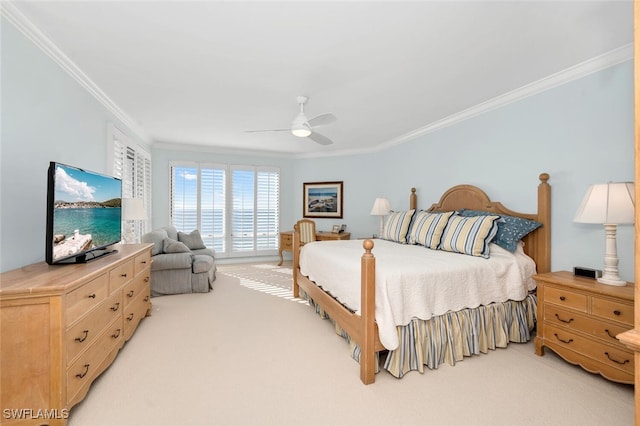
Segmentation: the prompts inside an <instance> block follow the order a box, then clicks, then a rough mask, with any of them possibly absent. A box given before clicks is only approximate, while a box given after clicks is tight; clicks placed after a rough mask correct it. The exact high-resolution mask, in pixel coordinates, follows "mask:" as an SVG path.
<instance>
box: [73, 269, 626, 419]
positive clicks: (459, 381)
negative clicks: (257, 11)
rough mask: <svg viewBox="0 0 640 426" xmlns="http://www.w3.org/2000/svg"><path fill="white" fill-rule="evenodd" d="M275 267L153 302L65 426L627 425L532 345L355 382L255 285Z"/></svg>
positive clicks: (600, 386) (600, 392) (618, 410)
mask: <svg viewBox="0 0 640 426" xmlns="http://www.w3.org/2000/svg"><path fill="white" fill-rule="evenodd" d="M275 266H276V265H275V264H273V265H271V266H269V267H267V266H262V267H255V266H249V265H236V266H234V267H232V268H227V267H226V266H222V267H220V268H219V271H218V278H217V280H216V282H215V283H214V290H213V291H212V292H210V293H207V294H185V295H175V296H164V297H157V298H153V299H152V302H153V314H152V316H151V317H149V318H146V319H144V320H143V321H142V322H141V324H140V327H139V328H138V330H137V331H136V333H135V334H134V336H133V338H132V339H131V340H130V341H129V342H127V343H126V344H125V346H124V348H123V349H122V350H121V351H120V354H119V356H118V358H117V359H116V360H115V362H114V363H113V364H112V366H111V367H110V368H109V369H108V370H107V371H105V372H104V373H103V374H102V376H101V377H100V378H99V379H98V380H97V381H96V382H95V383H94V384H93V385H92V387H91V389H90V391H89V394H88V395H87V398H86V399H85V400H84V401H83V402H81V403H80V404H79V405H77V406H76V407H74V408H73V409H72V410H71V416H70V419H69V425H71V426H84V425H90V426H102V425H109V426H111V425H119V426H127V425H136V426H142V425H156V426H157V425H632V424H633V387H631V386H628V385H620V384H616V383H612V382H609V381H607V380H605V379H603V378H602V377H600V376H598V375H594V374H590V373H587V372H585V371H584V370H582V369H580V368H579V367H576V366H573V365H570V364H568V363H566V362H564V361H563V360H562V359H560V358H559V357H558V356H556V355H555V354H554V353H553V352H551V351H547V353H546V355H545V356H543V357H539V356H536V355H535V354H534V347H533V344H532V343H527V344H511V345H509V347H508V348H507V349H499V350H496V351H491V352H490V353H489V354H488V355H480V356H474V357H471V358H465V360H464V361H462V362H459V363H457V364H456V366H455V367H450V366H448V365H443V366H440V368H438V369H437V370H427V371H426V372H425V373H424V374H420V373H417V372H412V373H409V374H407V375H406V376H405V377H404V378H402V379H400V380H398V379H395V378H394V377H392V376H391V375H389V374H388V373H385V372H384V371H383V372H381V373H380V374H378V375H376V382H375V383H374V384H372V385H369V386H364V385H362V383H361V382H360V379H359V369H358V364H357V363H356V362H355V361H353V360H352V359H351V358H350V356H349V354H348V345H347V343H346V342H345V341H344V340H343V339H342V338H340V337H339V336H337V335H336V334H335V333H334V332H333V327H332V326H331V324H330V323H329V321H323V320H321V319H320V318H319V317H318V316H317V315H315V314H314V313H313V310H312V309H311V308H310V307H309V306H307V305H305V304H304V303H301V302H300V301H299V300H298V299H293V298H292V297H291V296H290V294H289V295H286V294H270V293H269V292H265V291H263V290H262V289H261V286H262V285H266V287H262V288H263V289H264V288H271V289H272V290H273V289H282V286H284V285H285V284H283V282H285V281H286V280H287V277H282V278H283V281H282V282H281V281H279V280H276V278H278V277H277V276H274V277H273V281H270V280H271V278H270V279H269V280H267V279H264V277H265V276H266V275H273V274H280V275H284V274H283V273H282V272H278V271H277V270H276V269H277V268H275ZM243 268H246V270H244V271H243V270H242V269H243ZM260 268H262V269H263V272H265V273H263V274H260V273H257V272H256V269H260ZM280 269H282V268H280ZM260 276H262V277H263V278H260ZM288 279H289V280H290V277H289V278H288ZM252 286H253V288H252Z"/></svg>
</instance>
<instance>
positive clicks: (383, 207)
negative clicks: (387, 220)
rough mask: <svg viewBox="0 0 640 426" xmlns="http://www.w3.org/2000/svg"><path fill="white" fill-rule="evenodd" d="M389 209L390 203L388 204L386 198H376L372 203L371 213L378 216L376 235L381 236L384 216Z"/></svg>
mask: <svg viewBox="0 0 640 426" xmlns="http://www.w3.org/2000/svg"><path fill="white" fill-rule="evenodd" d="M389 211H391V205H390V204H389V200H387V199H386V198H376V201H375V202H374V203H373V208H372V209H371V215H373V216H380V231H379V232H378V237H381V236H382V232H383V230H384V229H383V228H384V217H385V216H386V215H387V214H388V213H389Z"/></svg>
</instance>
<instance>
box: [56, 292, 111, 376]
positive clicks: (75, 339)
mask: <svg viewBox="0 0 640 426" xmlns="http://www.w3.org/2000/svg"><path fill="white" fill-rule="evenodd" d="M121 297H122V293H120V292H116V293H114V294H112V295H111V296H110V297H109V298H108V299H107V300H105V301H104V302H103V303H101V304H100V306H98V307H97V308H95V309H94V310H92V311H91V312H90V313H89V314H88V315H86V316H84V317H82V319H80V320H79V321H78V322H76V323H75V324H74V325H73V326H72V327H71V328H70V329H69V330H68V331H67V333H66V334H65V337H66V341H67V342H66V345H67V364H70V363H71V362H73V360H74V358H75V357H76V356H77V355H78V354H79V353H80V352H82V351H83V350H84V349H86V348H88V347H89V346H91V344H92V343H93V342H94V341H95V340H96V338H97V337H98V336H99V335H100V334H101V333H102V331H103V330H104V328H105V327H106V326H107V324H109V323H110V322H112V321H113V320H114V319H115V318H116V317H119V316H120V315H121V313H122V309H123V308H124V307H123V306H122V300H121Z"/></svg>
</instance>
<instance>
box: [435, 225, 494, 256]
mask: <svg viewBox="0 0 640 426" xmlns="http://www.w3.org/2000/svg"><path fill="white" fill-rule="evenodd" d="M498 219H500V216H473V217H462V216H457V215H456V216H451V217H450V218H449V222H448V223H447V227H446V228H445V229H444V234H443V235H442V241H441V242H440V245H439V246H438V249H440V250H444V251H451V252H454V253H463V254H469V255H471V256H481V257H484V258H488V257H489V242H490V241H491V240H492V239H493V237H495V236H496V233H497V232H498Z"/></svg>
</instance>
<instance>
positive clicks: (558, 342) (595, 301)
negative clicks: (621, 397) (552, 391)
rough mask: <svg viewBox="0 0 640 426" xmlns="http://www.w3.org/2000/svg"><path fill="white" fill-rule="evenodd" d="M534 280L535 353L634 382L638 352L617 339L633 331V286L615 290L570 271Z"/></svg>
mask: <svg viewBox="0 0 640 426" xmlns="http://www.w3.org/2000/svg"><path fill="white" fill-rule="evenodd" d="M533 278H534V279H535V280H536V282H537V283H538V290H537V291H538V325H537V336H536V338H535V346H536V354H538V355H544V347H545V346H546V347H548V348H550V349H552V350H553V351H554V352H556V353H557V354H558V355H560V356H561V357H562V358H564V359H565V360H567V361H569V362H570V363H572V364H578V365H580V366H581V367H582V368H584V369H585V370H587V371H590V372H592V373H598V374H601V375H602V376H604V377H606V378H607V379H609V380H613V381H616V382H621V383H633V382H634V356H633V352H632V351H631V350H629V349H628V348H627V347H626V346H624V345H623V344H622V343H620V342H619V341H618V339H617V338H616V336H617V335H618V334H620V333H623V332H625V331H627V330H629V329H631V328H632V327H633V315H634V308H633V301H634V286H633V284H631V283H628V284H627V285H626V286H623V287H616V286H610V285H605V284H600V283H598V282H597V281H596V280H595V279H590V278H582V277H576V276H574V275H573V274H572V273H571V272H566V271H563V272H550V273H545V274H539V275H536V276H534V277H533Z"/></svg>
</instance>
